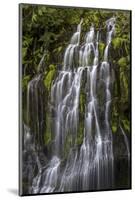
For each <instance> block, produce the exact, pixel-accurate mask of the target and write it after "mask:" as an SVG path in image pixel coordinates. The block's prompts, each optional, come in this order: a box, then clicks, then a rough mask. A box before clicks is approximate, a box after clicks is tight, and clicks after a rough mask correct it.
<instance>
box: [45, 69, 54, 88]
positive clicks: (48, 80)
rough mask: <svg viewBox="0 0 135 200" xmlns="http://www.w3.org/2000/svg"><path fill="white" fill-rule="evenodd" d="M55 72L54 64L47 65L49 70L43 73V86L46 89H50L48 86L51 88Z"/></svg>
mask: <svg viewBox="0 0 135 200" xmlns="http://www.w3.org/2000/svg"><path fill="white" fill-rule="evenodd" d="M55 73H56V67H55V65H50V66H49V71H48V73H47V74H46V75H45V79H44V84H45V87H46V88H47V89H48V90H50V88H51V84H52V81H53V80H54V76H55Z"/></svg>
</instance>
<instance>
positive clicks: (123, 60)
mask: <svg viewBox="0 0 135 200" xmlns="http://www.w3.org/2000/svg"><path fill="white" fill-rule="evenodd" d="M118 65H119V66H120V67H122V68H123V67H126V66H127V59H126V57H122V58H120V59H119V60H118Z"/></svg>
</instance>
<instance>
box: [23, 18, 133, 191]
mask: <svg viewBox="0 0 135 200" xmlns="http://www.w3.org/2000/svg"><path fill="white" fill-rule="evenodd" d="M82 23H83V20H81V22H80V24H79V25H78V27H77V31H76V32H75V33H74V34H73V36H72V38H71V40H70V44H69V45H68V46H67V48H66V51H65V54H64V62H63V69H62V70H60V71H58V73H57V77H56V78H55V80H54V82H53V84H52V86H51V92H50V93H51V94H50V96H51V100H50V104H51V107H52V108H53V112H54V113H55V114H54V118H53V122H52V123H53V126H54V128H53V135H54V142H53V146H52V155H51V156H50V158H49V160H48V163H47V164H45V165H44V166H42V165H41V164H40V162H39V160H38V163H39V165H38V166H39V167H38V173H37V174H36V176H35V177H34V178H33V181H32V185H31V187H30V192H31V193H33V194H34V193H35V194H36V193H52V192H72V191H90V190H91V191H92V190H101V189H112V188H113V184H114V182H113V178H114V155H113V137H112V131H111V127H110V117H109V113H110V106H111V100H112V93H111V86H112V84H113V80H112V68H111V66H110V63H109V49H110V44H111V41H112V37H113V34H114V31H115V18H114V17H113V18H111V19H109V20H107V21H106V27H107V34H106V46H105V49H104V56H103V60H102V61H99V60H100V58H99V55H100V52H99V34H100V32H99V31H96V30H95V28H94V25H92V26H91V27H90V29H89V32H88V33H86V36H85V38H84V43H83V44H82V43H81V26H82ZM84 77H85V83H84V85H83V86H84V88H83V90H84V92H85V95H86V104H85V113H84V127H83V130H82V133H81V134H82V137H83V138H82V142H81V144H80V145H77V143H76V141H77V137H78V132H79V131H80V130H79V122H80V115H79V113H80V110H79V103H80V94H81V92H82V91H81V90H82V89H81V88H82V81H83V79H84ZM100 83H102V85H103V88H101V84H100ZM101 92H102V94H100V93H101ZM41 94H42V95H41ZM43 94H44V90H43V87H42V74H41V73H39V74H38V75H37V76H35V77H34V78H33V79H32V80H31V81H30V82H29V84H28V89H27V123H28V125H29V128H26V127H25V130H26V131H25V132H26V137H25V138H26V140H27V138H28V140H30V138H31V137H33V138H32V141H33V145H35V146H34V147H33V148H34V149H38V150H40V146H41V147H42V146H43V134H44V125H43V124H44V123H45V114H44V106H45V102H44V96H43ZM100 95H102V101H101V98H100ZM42 96H43V97H42ZM101 102H102V103H103V104H102V105H100V103H101ZM39 104H40V106H39ZM39 113H40V114H39ZM101 118H102V119H101ZM121 130H122V133H123V136H124V140H125V144H126V146H127V151H128V155H129V153H130V152H129V146H128V143H127V138H126V135H125V133H124V131H123V129H122V128H121ZM67 138H69V139H70V141H69V142H68V150H67V152H65V145H66V143H67ZM25 143H27V141H25ZM37 157H38V155H37Z"/></svg>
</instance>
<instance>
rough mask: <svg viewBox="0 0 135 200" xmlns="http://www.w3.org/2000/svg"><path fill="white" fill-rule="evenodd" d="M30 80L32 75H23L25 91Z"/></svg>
mask: <svg viewBox="0 0 135 200" xmlns="http://www.w3.org/2000/svg"><path fill="white" fill-rule="evenodd" d="M29 81H30V75H27V76H24V77H23V79H22V89H23V91H24V90H25V89H26V88H27V85H28V82H29Z"/></svg>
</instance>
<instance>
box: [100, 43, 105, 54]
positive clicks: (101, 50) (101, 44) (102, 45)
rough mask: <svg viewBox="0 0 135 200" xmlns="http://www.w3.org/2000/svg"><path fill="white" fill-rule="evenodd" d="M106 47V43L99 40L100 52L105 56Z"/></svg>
mask: <svg viewBox="0 0 135 200" xmlns="http://www.w3.org/2000/svg"><path fill="white" fill-rule="evenodd" d="M104 49H105V44H104V43H103V42H99V53H100V57H103V54H104Z"/></svg>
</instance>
